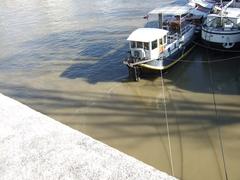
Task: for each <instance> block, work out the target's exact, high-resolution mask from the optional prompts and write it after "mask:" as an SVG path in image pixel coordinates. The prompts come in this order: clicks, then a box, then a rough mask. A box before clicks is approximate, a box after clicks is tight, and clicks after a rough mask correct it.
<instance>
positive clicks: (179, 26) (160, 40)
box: [123, 5, 195, 80]
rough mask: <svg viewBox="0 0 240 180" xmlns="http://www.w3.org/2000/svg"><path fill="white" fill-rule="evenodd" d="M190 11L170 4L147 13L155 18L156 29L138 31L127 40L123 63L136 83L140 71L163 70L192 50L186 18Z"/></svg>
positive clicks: (191, 27) (186, 6)
mask: <svg viewBox="0 0 240 180" xmlns="http://www.w3.org/2000/svg"><path fill="white" fill-rule="evenodd" d="M191 9H192V7H191V6H188V5H185V6H181V5H174V6H165V7H162V8H157V9H154V10H152V11H151V12H150V13H149V14H151V15H157V16H158V20H159V28H139V29H137V30H135V31H133V32H132V33H131V34H130V36H129V37H128V39H127V40H128V41H129V48H130V54H129V57H127V58H126V59H125V60H124V62H123V63H124V64H126V65H127V66H128V68H129V75H130V76H133V77H134V79H135V80H138V79H139V72H140V70H141V69H150V70H165V69H167V68H169V67H171V66H172V65H174V64H175V63H177V62H178V61H179V60H180V59H181V58H182V57H183V56H184V55H185V54H186V53H187V52H189V51H190V50H191V48H193V46H191V42H192V40H193V39H194V37H195V36H194V32H195V25H193V24H192V23H191V21H190V20H189V18H188V16H189V13H190V10H191ZM165 15H167V16H166V18H165Z"/></svg>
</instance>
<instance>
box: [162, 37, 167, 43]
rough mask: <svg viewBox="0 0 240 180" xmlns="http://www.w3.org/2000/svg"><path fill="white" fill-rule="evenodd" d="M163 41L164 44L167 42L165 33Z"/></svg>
mask: <svg viewBox="0 0 240 180" xmlns="http://www.w3.org/2000/svg"><path fill="white" fill-rule="evenodd" d="M163 41H164V44H166V43H167V36H166V35H165V36H164V37H163Z"/></svg>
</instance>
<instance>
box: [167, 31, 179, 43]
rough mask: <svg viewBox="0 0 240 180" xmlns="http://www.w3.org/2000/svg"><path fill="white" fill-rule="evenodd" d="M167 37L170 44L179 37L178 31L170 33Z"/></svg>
mask: <svg viewBox="0 0 240 180" xmlns="http://www.w3.org/2000/svg"><path fill="white" fill-rule="evenodd" d="M167 39H168V44H171V43H173V42H174V41H176V40H177V39H178V33H174V34H168V36H167Z"/></svg>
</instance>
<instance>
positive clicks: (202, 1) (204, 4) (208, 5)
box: [191, 0, 214, 9]
mask: <svg viewBox="0 0 240 180" xmlns="http://www.w3.org/2000/svg"><path fill="white" fill-rule="evenodd" d="M191 2H193V3H195V4H197V5H200V6H202V7H204V8H208V9H212V8H213V6H214V3H211V2H207V1H205V0H192V1H191Z"/></svg>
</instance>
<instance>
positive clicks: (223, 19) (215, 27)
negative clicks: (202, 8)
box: [201, 0, 240, 49]
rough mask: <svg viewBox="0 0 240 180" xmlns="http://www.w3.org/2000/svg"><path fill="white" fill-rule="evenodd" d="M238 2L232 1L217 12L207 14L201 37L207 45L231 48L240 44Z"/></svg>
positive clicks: (239, 11) (239, 3)
mask: <svg viewBox="0 0 240 180" xmlns="http://www.w3.org/2000/svg"><path fill="white" fill-rule="evenodd" d="M239 7H240V2H236V1H234V0H232V1H230V2H228V3H227V4H225V5H224V6H223V7H218V12H217V13H213V14H209V15H208V16H207V19H206V21H205V22H204V23H203V25H202V33H201V37H202V39H203V41H204V42H206V43H207V44H208V45H214V46H217V47H222V48H226V49H229V48H233V47H237V46H238V45H239V44H240V8H239Z"/></svg>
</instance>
